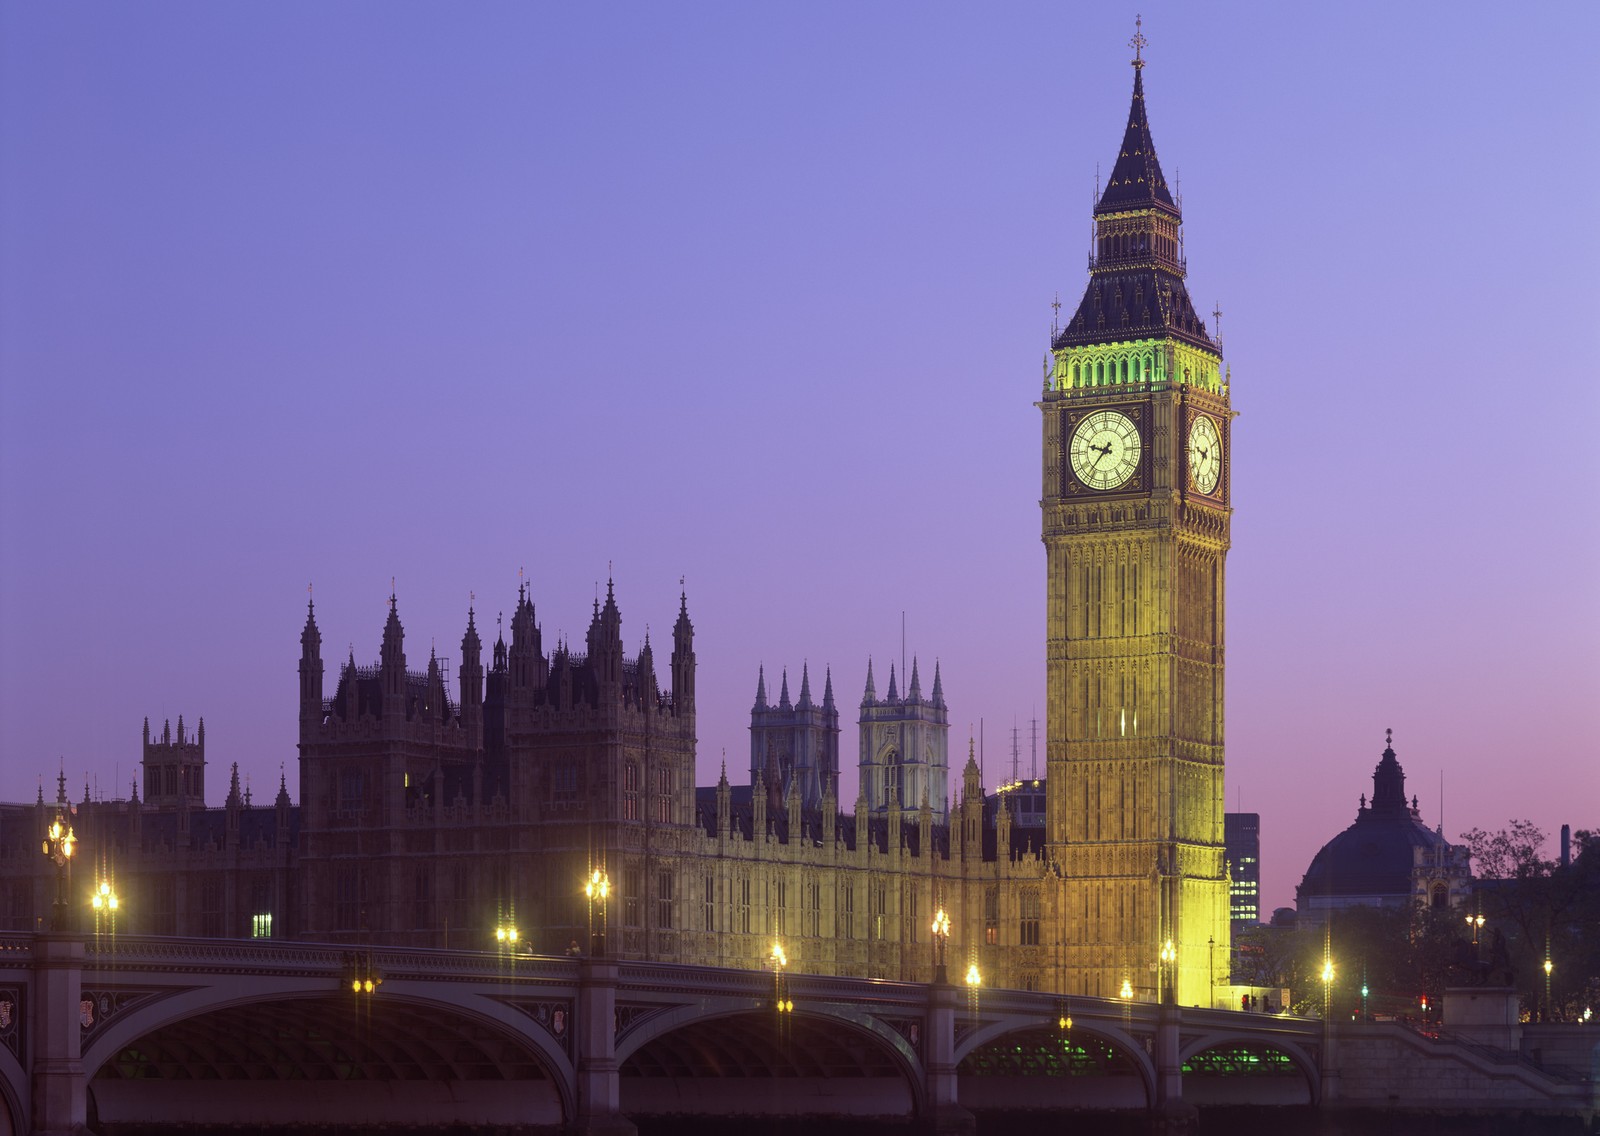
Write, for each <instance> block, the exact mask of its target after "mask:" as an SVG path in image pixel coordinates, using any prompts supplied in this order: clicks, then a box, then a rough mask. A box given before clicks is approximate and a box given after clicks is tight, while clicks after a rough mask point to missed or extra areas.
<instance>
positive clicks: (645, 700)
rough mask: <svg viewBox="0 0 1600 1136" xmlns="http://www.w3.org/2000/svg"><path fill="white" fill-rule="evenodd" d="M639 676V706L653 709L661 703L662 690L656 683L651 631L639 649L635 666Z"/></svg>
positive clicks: (649, 709) (646, 709) (648, 709)
mask: <svg viewBox="0 0 1600 1136" xmlns="http://www.w3.org/2000/svg"><path fill="white" fill-rule="evenodd" d="M635 673H636V674H637V676H638V681H639V690H638V699H639V708H640V709H641V710H645V711H652V710H654V709H655V708H656V707H657V706H658V705H659V704H660V692H659V689H658V687H657V685H656V656H655V652H654V651H652V650H651V649H650V632H648V631H646V632H645V633H644V646H643V647H641V648H640V649H639V658H638V661H637V663H636V666H635Z"/></svg>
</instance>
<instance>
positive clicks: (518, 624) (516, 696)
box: [508, 584, 548, 703]
mask: <svg viewBox="0 0 1600 1136" xmlns="http://www.w3.org/2000/svg"><path fill="white" fill-rule="evenodd" d="M542 638H543V637H542V636H541V634H540V632H539V624H538V622H537V620H535V618H534V611H533V600H532V599H531V598H529V596H528V591H527V585H525V584H518V585H517V608H516V610H515V611H514V612H512V613H511V651H510V654H509V658H508V665H509V673H510V685H511V689H510V698H511V700H512V701H513V702H518V703H524V702H528V701H531V700H532V698H533V693H534V691H536V690H539V689H542V688H543V687H544V685H545V682H546V680H547V678H548V673H547V670H546V667H545V659H544V645H543V643H542V642H541V640H542Z"/></svg>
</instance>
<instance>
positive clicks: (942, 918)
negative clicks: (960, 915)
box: [933, 907, 950, 986]
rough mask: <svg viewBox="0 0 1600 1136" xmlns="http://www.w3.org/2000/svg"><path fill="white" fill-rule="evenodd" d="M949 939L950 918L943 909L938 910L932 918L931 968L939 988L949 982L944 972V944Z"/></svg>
mask: <svg viewBox="0 0 1600 1136" xmlns="http://www.w3.org/2000/svg"><path fill="white" fill-rule="evenodd" d="M949 937H950V916H948V915H946V914H945V911H944V908H942V907H941V908H939V910H938V911H936V912H935V913H934V916H933V947H934V955H935V962H934V967H933V980H934V982H936V983H937V984H939V985H940V986H943V985H945V984H946V983H948V982H949V981H950V978H949V976H948V975H947V974H945V970H944V944H945V940H946V939H948V938H949Z"/></svg>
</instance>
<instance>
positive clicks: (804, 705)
mask: <svg viewBox="0 0 1600 1136" xmlns="http://www.w3.org/2000/svg"><path fill="white" fill-rule="evenodd" d="M794 705H795V709H797V710H809V709H811V706H812V702H811V665H810V664H809V663H801V664H800V701H798V702H796V703H795V704H794Z"/></svg>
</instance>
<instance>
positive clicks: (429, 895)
mask: <svg viewBox="0 0 1600 1136" xmlns="http://www.w3.org/2000/svg"><path fill="white" fill-rule="evenodd" d="M411 926H413V927H415V928H418V929H421V928H424V927H431V926H433V867H432V865H418V866H417V870H416V873H415V875H414V877H413V879H412V881H411Z"/></svg>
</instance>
